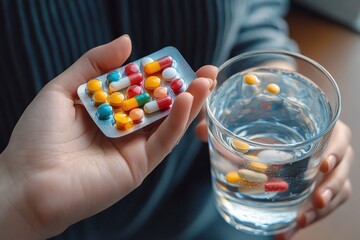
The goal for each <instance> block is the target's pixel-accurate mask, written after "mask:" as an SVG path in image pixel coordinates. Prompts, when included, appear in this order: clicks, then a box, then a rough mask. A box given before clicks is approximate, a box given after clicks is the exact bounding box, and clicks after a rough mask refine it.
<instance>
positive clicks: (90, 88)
mask: <svg viewBox="0 0 360 240" xmlns="http://www.w3.org/2000/svg"><path fill="white" fill-rule="evenodd" d="M101 89H102V82H101V81H100V80H98V79H92V80H90V81H88V82H87V88H86V91H87V92H88V93H89V94H92V93H94V92H96V91H98V90H101Z"/></svg>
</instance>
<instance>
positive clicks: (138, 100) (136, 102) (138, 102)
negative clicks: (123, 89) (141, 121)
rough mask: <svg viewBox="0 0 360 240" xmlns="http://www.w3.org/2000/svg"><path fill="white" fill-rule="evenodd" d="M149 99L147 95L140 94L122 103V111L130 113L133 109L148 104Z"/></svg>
mask: <svg viewBox="0 0 360 240" xmlns="http://www.w3.org/2000/svg"><path fill="white" fill-rule="evenodd" d="M150 100H151V97H150V95H149V94H148V93H142V94H140V95H137V96H135V97H133V98H130V99H128V100H125V101H123V104H122V105H123V109H124V111H130V110H132V109H134V108H137V107H141V106H143V105H144V104H145V103H147V102H150Z"/></svg>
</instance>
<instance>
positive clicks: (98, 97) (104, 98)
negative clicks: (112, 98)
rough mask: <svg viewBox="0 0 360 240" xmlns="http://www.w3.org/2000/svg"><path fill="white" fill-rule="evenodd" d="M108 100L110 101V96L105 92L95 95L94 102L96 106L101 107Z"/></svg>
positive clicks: (98, 92) (101, 91) (97, 92)
mask: <svg viewBox="0 0 360 240" xmlns="http://www.w3.org/2000/svg"><path fill="white" fill-rule="evenodd" d="M107 99H108V94H107V93H106V92H105V91H103V90H99V91H96V92H95V93H94V95H93V100H94V103H95V105H100V104H102V103H105V102H107Z"/></svg>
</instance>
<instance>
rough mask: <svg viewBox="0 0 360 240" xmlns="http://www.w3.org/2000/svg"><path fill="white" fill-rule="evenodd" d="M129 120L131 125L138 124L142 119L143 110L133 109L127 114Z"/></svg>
mask: <svg viewBox="0 0 360 240" xmlns="http://www.w3.org/2000/svg"><path fill="white" fill-rule="evenodd" d="M129 116H130V118H131V119H132V121H133V123H140V122H142V120H143V118H144V110H142V109H141V108H134V109H133V110H131V111H130V113H129Z"/></svg>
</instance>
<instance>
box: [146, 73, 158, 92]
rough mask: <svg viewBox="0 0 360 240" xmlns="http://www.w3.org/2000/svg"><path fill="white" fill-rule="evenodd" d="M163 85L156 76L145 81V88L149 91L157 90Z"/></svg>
mask: <svg viewBox="0 0 360 240" xmlns="http://www.w3.org/2000/svg"><path fill="white" fill-rule="evenodd" d="M160 84H161V79H160V78H158V77H156V76H150V77H148V78H146V80H145V88H146V89H147V90H151V91H152V90H155V89H156V88H157V87H159V86H160Z"/></svg>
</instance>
